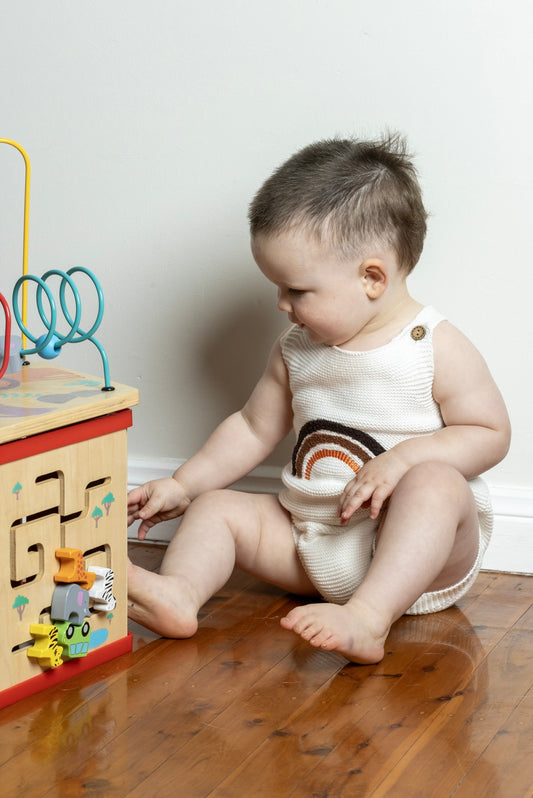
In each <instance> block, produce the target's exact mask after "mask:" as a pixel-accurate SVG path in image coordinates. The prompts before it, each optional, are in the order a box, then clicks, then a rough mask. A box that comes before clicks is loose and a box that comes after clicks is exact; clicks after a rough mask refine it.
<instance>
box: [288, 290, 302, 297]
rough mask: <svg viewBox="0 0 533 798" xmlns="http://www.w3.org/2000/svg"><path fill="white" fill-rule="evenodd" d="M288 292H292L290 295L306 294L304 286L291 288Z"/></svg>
mask: <svg viewBox="0 0 533 798" xmlns="http://www.w3.org/2000/svg"><path fill="white" fill-rule="evenodd" d="M288 293H289V294H290V296H303V294H305V291H304V290H303V288H289V290H288Z"/></svg>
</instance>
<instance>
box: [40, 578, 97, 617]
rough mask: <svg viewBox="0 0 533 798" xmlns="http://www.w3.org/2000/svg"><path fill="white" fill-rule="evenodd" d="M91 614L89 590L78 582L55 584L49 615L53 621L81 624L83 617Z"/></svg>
mask: <svg viewBox="0 0 533 798" xmlns="http://www.w3.org/2000/svg"><path fill="white" fill-rule="evenodd" d="M90 615H91V613H90V610H89V592H88V591H87V590H83V588H81V587H80V586H79V585H78V584H76V583H73V584H70V585H57V587H56V588H55V590H54V594H53V596H52V608H51V610H50V617H51V618H52V620H53V621H69V622H70V623H73V624H74V625H75V626H81V625H82V624H83V621H84V620H85V618H89V617H90Z"/></svg>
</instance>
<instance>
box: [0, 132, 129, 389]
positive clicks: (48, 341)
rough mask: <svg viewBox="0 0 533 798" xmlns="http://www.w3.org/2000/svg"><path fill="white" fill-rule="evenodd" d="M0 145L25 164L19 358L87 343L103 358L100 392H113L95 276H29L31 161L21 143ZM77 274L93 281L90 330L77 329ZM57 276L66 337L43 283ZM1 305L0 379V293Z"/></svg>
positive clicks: (71, 271) (5, 361)
mask: <svg viewBox="0 0 533 798" xmlns="http://www.w3.org/2000/svg"><path fill="white" fill-rule="evenodd" d="M0 144H9V145H11V146H12V147H15V149H17V150H18V151H19V152H20V153H21V154H22V156H23V158H24V163H25V186H24V233H23V253H22V277H20V278H19V279H18V280H17V282H16V283H15V288H14V289H13V312H14V315H15V319H16V321H17V324H18V326H19V327H20V330H21V332H22V349H21V350H20V355H21V357H22V356H24V357H25V356H27V355H34V354H38V355H40V357H43V358H46V359H47V360H49V359H51V358H54V357H57V356H58V355H59V354H60V352H61V348H62V347H63V346H64V345H65V344H68V343H81V342H83V341H90V342H91V343H92V344H94V345H95V346H96V348H97V350H98V352H99V353H100V357H101V358H102V365H103V370H104V387H103V388H102V390H103V391H113V390H114V388H113V386H112V385H111V384H110V380H109V362H108V359H107V354H106V351H105V349H104V347H103V346H102V344H101V343H100V341H98V340H97V339H96V338H95V337H94V333H95V332H96V330H97V329H98V327H99V326H100V322H101V321H102V317H103V313H104V294H103V291H102V287H101V285H100V283H99V281H98V280H97V279H96V277H95V275H94V274H93V273H92V272H91V271H90V270H89V269H86V268H84V267H82V266H74V267H72V268H71V269H69V270H68V271H66V272H63V271H60V270H59V269H50V270H49V271H47V272H46V273H45V274H43V276H42V277H36V276H35V275H31V274H28V229H29V203H30V175H31V167H30V160H29V158H28V154H27V153H26V151H25V150H24V148H23V147H21V146H20V144H17V142H15V141H12V140H11V139H2V138H0ZM76 272H80V273H83V274H85V275H87V276H88V277H89V279H90V280H91V281H92V283H93V286H94V288H95V290H96V294H97V298H98V311H97V314H96V320H95V322H94V324H93V325H92V327H90V329H89V330H87V331H85V330H82V328H81V327H80V321H81V315H82V303H81V297H80V293H79V291H78V288H77V286H76V283H75V282H74V280H73V278H72V275H73V274H74V273H76ZM52 276H56V277H60V278H61V283H60V287H59V307H60V308H61V311H62V313H63V317H64V319H65V321H66V322H67V324H68V325H69V326H70V330H69V331H68V332H67V333H66V334H65V335H61V334H60V333H59V332H58V330H57V317H58V307H57V303H56V301H55V299H54V296H53V294H52V292H51V290H50V287H49V286H48V285H47V283H46V281H47V280H48V279H49V278H50V277H52ZM29 282H34V283H36V284H37V288H36V302H37V310H38V312H39V316H40V318H41V321H42V323H43V324H44V326H45V329H46V331H47V332H46V333H45V334H44V335H41V336H39V337H36V336H34V335H32V333H31V332H30V331H29V329H28V326H27V311H28V283H29ZM67 286H68V288H69V289H70V293H71V296H72V298H73V300H74V305H75V312H74V318H72V315H71V313H70V312H69V309H68V305H67V301H66V296H65V291H66V288H67ZM20 288H22V300H21V302H20V309H19V290H20ZM43 292H44V294H45V295H46V298H47V300H48V305H49V311H50V314H49V316H48V315H47V313H46V312H45V309H44V307H43ZM0 302H1V304H2V306H3V309H4V314H5V336H4V354H3V359H2V364H1V366H0V378H1V377H2V376H3V375H4V373H5V371H6V369H7V367H8V364H9V356H10V339H11V314H10V311H9V305H8V304H7V301H6V299H5V297H4V296H3V295H2V294H1V293H0ZM28 339H29V340H30V341H31V342H32V343H33V344H35V345H34V346H33V347H31V346H30V347H28Z"/></svg>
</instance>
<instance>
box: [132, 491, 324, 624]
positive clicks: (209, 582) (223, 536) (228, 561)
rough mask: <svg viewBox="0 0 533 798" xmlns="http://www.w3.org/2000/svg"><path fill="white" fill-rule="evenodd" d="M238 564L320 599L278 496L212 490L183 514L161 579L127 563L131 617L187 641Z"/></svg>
mask: <svg viewBox="0 0 533 798" xmlns="http://www.w3.org/2000/svg"><path fill="white" fill-rule="evenodd" d="M235 565H238V566H239V567H240V568H242V569H243V570H245V571H247V572H248V573H251V574H253V575H254V576H258V577H260V578H261V579H264V580H265V581H268V582H272V583H274V584H277V585H279V586H280V587H283V588H284V589H286V590H290V591H292V592H296V593H304V594H307V595H313V594H314V593H315V591H314V588H313V586H312V585H311V583H310V582H309V580H308V578H307V576H306V575H305V572H304V570H303V568H302V566H301V564H300V562H299V560H298V556H297V554H296V549H295V546H294V541H293V537H292V529H291V524H290V520H289V516H288V514H287V512H286V511H285V510H284V509H283V508H282V507H281V505H280V504H279V502H278V499H277V497H276V496H271V495H255V494H248V493H240V492H237V491H229V490H225V491H212V492H209V493H205V494H203V495H202V496H200V497H198V499H196V500H195V501H194V502H193V503H192V504H191V506H190V507H189V509H188V510H187V512H186V513H185V515H184V517H183V520H182V522H181V524H180V526H179V529H178V531H177V532H176V535H175V536H174V538H173V539H172V541H171V543H170V545H169V547H168V549H167V551H166V553H165V557H164V559H163V562H162V564H161V568H160V572H159V574H156V573H151V572H149V571H145V570H144V569H143V568H139V567H138V566H135V565H133V564H132V563H130V565H129V570H128V615H129V617H130V618H131V619H132V620H134V621H138V622H139V623H141V624H142V625H143V626H146V627H148V628H149V629H152V630H153V631H155V632H157V633H158V634H161V635H163V636H164V637H190V636H191V635H193V634H194V633H195V632H196V629H197V626H198V622H197V614H198V610H199V609H200V607H202V605H203V604H205V602H206V601H207V600H208V599H209V598H211V596H212V595H213V594H214V593H216V591H217V590H219V589H220V588H221V587H223V585H224V584H225V583H226V582H227V580H228V579H229V577H230V576H231V573H232V571H233V568H234V567H235Z"/></svg>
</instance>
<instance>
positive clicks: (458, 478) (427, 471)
mask: <svg viewBox="0 0 533 798" xmlns="http://www.w3.org/2000/svg"><path fill="white" fill-rule="evenodd" d="M400 486H401V488H402V489H403V490H409V491H414V492H422V491H423V492H424V493H425V494H427V493H435V494H438V495H441V496H446V497H451V496H456V495H459V494H465V493H466V492H467V491H469V488H468V483H467V481H466V479H465V478H464V477H463V475H462V474H461V473H460V472H459V471H458V470H457V469H456V468H454V467H453V466H451V465H448V464H447V463H440V462H438V461H433V460H428V461H427V462H423V463H418V464H417V465H414V466H412V468H410V469H409V471H407V473H406V474H405V475H404V476H403V478H402V479H401V480H400V483H399V484H398V487H400Z"/></svg>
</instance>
